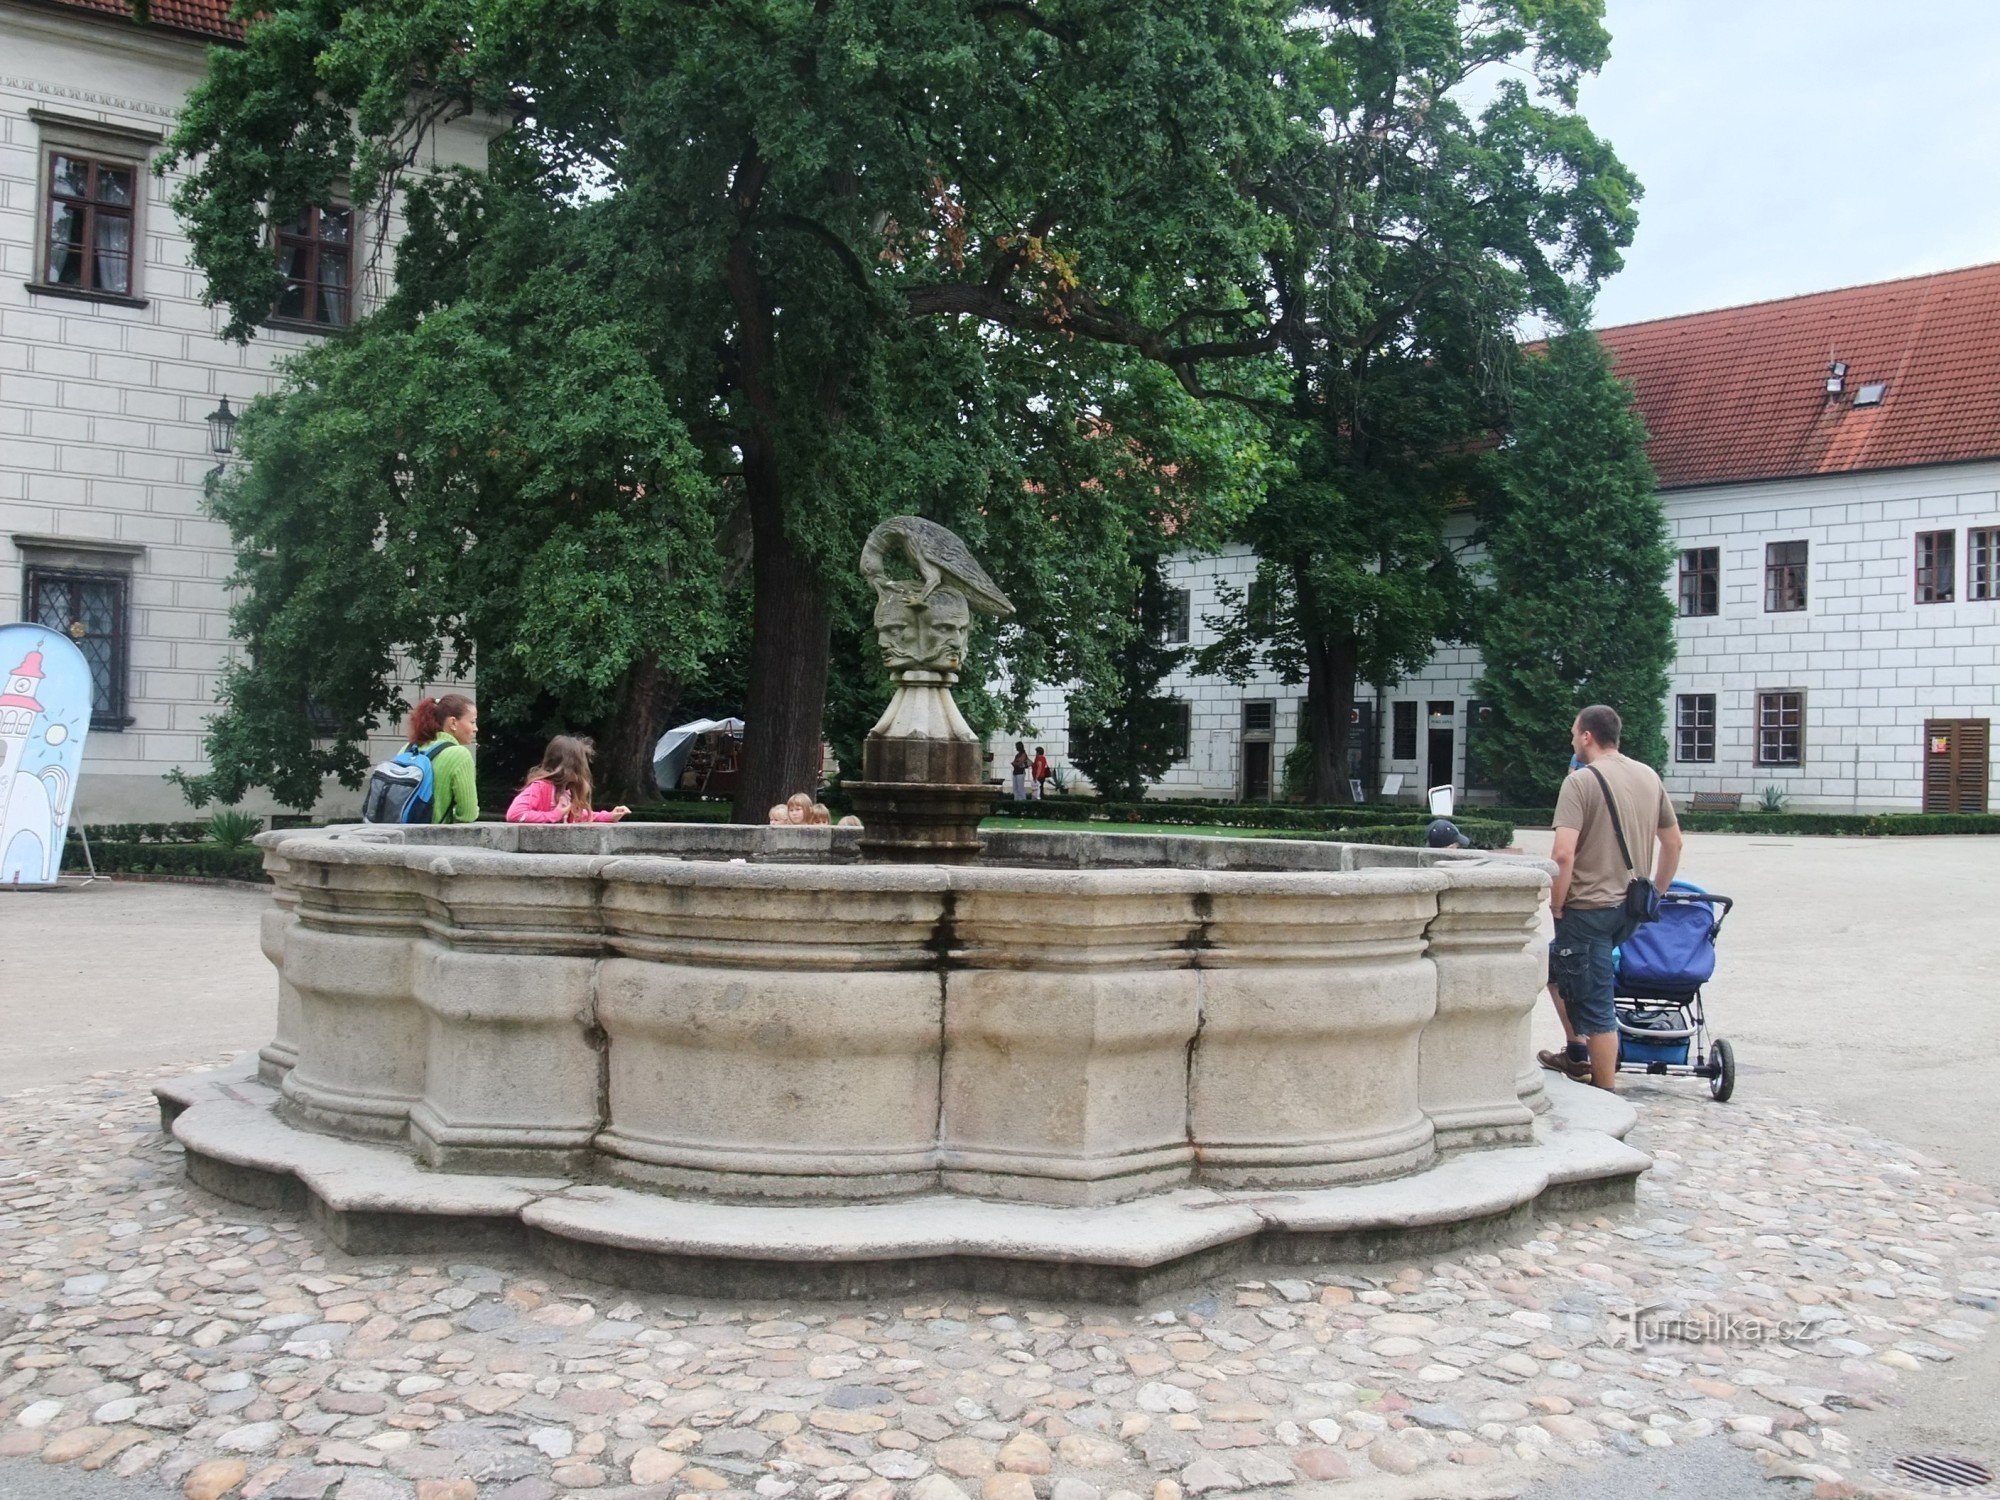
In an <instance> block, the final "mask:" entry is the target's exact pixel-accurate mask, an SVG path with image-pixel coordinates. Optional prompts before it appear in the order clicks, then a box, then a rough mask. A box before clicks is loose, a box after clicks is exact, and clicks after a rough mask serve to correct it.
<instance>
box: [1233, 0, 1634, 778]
mask: <svg viewBox="0 0 2000 1500" xmlns="http://www.w3.org/2000/svg"><path fill="white" fill-rule="evenodd" d="M1318 14H1319V15H1320V16H1321V17H1322V18H1323V22H1322V23H1321V24H1304V25H1301V27H1300V28H1299V30H1298V32H1297V33H1296V35H1298V36H1299V37H1300V38H1301V41H1300V51H1301V53H1302V56H1301V57H1300V58H1299V59H1298V66H1297V67H1295V68H1294V69H1293V70H1291V72H1290V74H1289V77H1290V79H1291V80H1292V85H1293V87H1294V88H1295V89H1296V90H1297V91H1298V92H1300V93H1301V94H1304V95H1306V96H1309V97H1311V98H1313V99H1314V100H1315V102H1317V103H1319V104H1321V106H1322V107H1323V108H1324V109H1325V110H1326V118H1327V119H1328V121H1329V125H1330V128H1329V129H1328V130H1327V131H1326V132H1325V133H1324V134H1323V135H1321V136H1319V137H1317V138H1315V139H1312V140H1310V141H1307V142H1302V143H1301V144H1300V145H1299V147H1298V149H1297V150H1296V151H1295V152H1294V153H1293V155H1292V156H1291V157H1290V158H1289V159H1288V160H1287V162H1286V164H1285V168H1284V169H1283V170H1282V171H1281V172H1279V173H1277V174H1275V175H1274V177H1273V179H1272V180H1271V181H1270V183H1269V184H1268V185H1267V186H1266V188H1265V189H1264V191H1263V194H1262V198H1263V201H1265V202H1266V203H1268V204H1269V205H1270V207H1271V210H1272V212H1273V213H1274V214H1275V215H1277V216H1278V217H1280V218H1281V219H1283V220H1284V221H1285V223H1286V226H1287V233H1286V236H1285V238H1284V240H1283V241H1282V243H1281V245H1280V246H1279V247H1278V248H1277V249H1275V250H1274V251H1273V252H1272V253H1271V256H1270V264H1271V267H1272V282H1271V288H1270V303H1269V305H1270V306H1271V308H1272V309H1273V313H1274V317H1275V353H1274V359H1273V361H1272V368H1271V369H1270V370H1269V371H1268V372H1267V376H1266V379H1265V381H1264V383H1263V384H1262V385H1261V386H1253V385H1251V384H1249V383H1247V382H1243V381H1239V382H1238V384H1237V386H1236V390H1237V393H1238V394H1239V395H1240V396H1241V398H1242V399H1244V400H1245V401H1247V402H1249V403H1250V404H1252V405H1254V406H1255V407H1257V408H1258V409H1260V410H1263V411H1265V412H1267V413H1268V414H1269V415H1270V417H1271V419H1272V422H1273V432H1274V441H1273V448H1274V451H1275V452H1276V453H1277V454H1278V455H1279V457H1280V458H1281V460H1282V467H1281V468H1277V469H1275V470H1274V473H1273V477H1272V480H1271V483H1270V486H1269V490H1268V494H1267V496H1266V498H1265V501H1264V503H1263V504H1262V505H1261V506H1259V508H1258V509H1257V510H1256V512H1255V513H1254V514H1253V515H1252V516H1251V517H1250V518H1249V519H1248V521H1247V522H1246V524H1245V526H1244V527H1243V528H1242V530H1241V533H1240V534H1241V535H1242V537H1243V538H1244V539H1245V540H1247V541H1249V542H1250V543H1251V544H1252V545H1253V546H1254V547H1255V549H1256V552H1257V555H1258V557H1259V559H1260V565H1259V571H1258V575H1257V579H1256V583H1255V584H1254V585H1253V587H1252V588H1251V589H1249V590H1248V591H1247V593H1246V595H1245V597H1243V598H1242V599H1240V600H1237V601H1234V603H1233V607H1232V608H1230V609H1229V610H1228V611H1227V612H1226V613H1225V615H1224V617H1222V618H1220V619H1217V620H1214V621H1211V623H1212V624H1215V625H1217V626H1218V627H1219V628H1220V630H1221V635H1220V637H1219V639H1218V640H1217V641H1216V643H1215V644H1214V645H1213V646H1212V647H1211V648H1210V649H1209V650H1207V651H1206V652H1205V653H1204V655H1203V659H1202V666H1203V669H1204V670H1205V671H1221V672H1224V673H1227V674H1229V675H1231V676H1232V677H1235V678H1237V679H1238V680H1241V679H1242V678H1243V677H1245V676H1247V675H1248V673H1249V672H1250V671H1251V670H1252V669H1253V667H1254V666H1255V663H1256V660H1257V658H1258V657H1259V656H1261V657H1262V659H1263V661H1264V662H1265V663H1266V664H1267V665H1268V666H1269V667H1270V668H1272V669H1275V671H1276V672H1277V673H1278V674H1279V675H1280V676H1281V677H1282V678H1283V680H1285V681H1288V682H1303V683H1305V684H1306V686H1307V704H1308V712H1309V716H1310V718H1311V721H1312V722H1311V726H1310V731H1309V734H1308V735H1307V738H1308V740H1309V741H1310V743H1311V744H1312V747H1313V749H1312V756H1313V759H1312V763H1311V766H1310V775H1309V776H1306V777H1303V778H1301V779H1303V780H1304V781H1306V782H1307V783H1308V785H1309V794H1310V795H1311V796H1312V797H1313V798H1314V799H1315V800H1318V801H1335V800H1340V799H1344V798H1345V797H1347V795H1348V786H1347V782H1348V769H1347V765H1346V753H1345V752H1346V750H1347V748H1348V747H1347V739H1348V732H1349V731H1348V711H1349V708H1350V705H1351V704H1352V701H1353V696H1354V690H1355V685H1356V683H1357V681H1366V682H1373V683H1393V682H1395V681H1396V680H1398V679H1400V678H1402V677H1404V676H1407V675H1409V674H1411V673H1414V672H1416V671H1417V670H1419V669H1420V668H1421V667H1422V666H1423V665H1424V664H1425V663H1426V662H1427V661H1428V660H1429V658H1430V656H1431V653H1432V651H1433V650H1434V647H1435V644H1436V642H1438V641H1439V640H1440V639H1452V638H1454V637H1458V636H1461V635H1462V634H1463V633H1464V631H1465V628H1466V627H1465V618H1466V615H1467V613H1468V610H1467V605H1468V594H1469V590H1468V589H1467V587H1466V583H1465V580H1464V579H1463V578H1462V576H1461V571H1460V568H1459V563H1458V559H1457V557H1456V555H1455V553H1454V551H1453V548H1452V547H1451V545H1450V544H1449V543H1448V541H1447V536H1446V520H1447V517H1448V516H1449V514H1450V513H1451V511H1452V509H1453V508H1454V507H1456V506H1459V505H1461V504H1463V503H1465V502H1466V501H1467V500H1477V499H1479V498H1481V497H1483V496H1484V494H1485V493H1486V492H1487V491H1488V489H1489V488H1490V485H1491V474H1490V467H1491V466H1490V463H1489V462H1488V457H1487V453H1486V449H1487V447H1488V444H1489V440H1490V438H1491V435H1492V434H1493V433H1495V432H1496V431H1499V430H1501V429H1502V428H1503V426H1504V420H1505V416H1506V410H1507V408H1506V396H1507V386H1508V381H1509V379H1510V378H1511V376H1512V374H1513V372H1514V368H1515V362H1516V356H1515V342H1516V330H1517V328H1518V327H1519V325H1520V324H1521V322H1522V321H1523V320H1525V319H1527V318H1528V317H1530V316H1533V315H1540V316H1543V317H1549V318H1554V319H1556V320H1558V321H1562V320H1566V319H1567V318H1569V317H1571V316H1573V315H1574V314H1575V313H1576V312H1577V311H1578V310H1579V309H1580V308H1581V307H1582V306H1584V305H1585V304H1586V303H1587V300H1588V294H1589V292H1590V291H1591V289H1593V288H1594V287H1595V286H1596V284H1597V283H1598V282H1599V281H1601V280H1602V278H1603V277H1605V276H1606V275H1609V274H1610V273H1611V272H1612V271H1615V270H1616V269H1617V268H1618V266H1619V264H1620V256H1619V251H1620V249H1621V247H1623V246H1624V245H1626V244H1627V243H1629V241H1630V238H1631V234H1632V229H1633V224H1634V218H1635V216H1634V213H1633V208H1632V205H1633V201H1634V200H1635V199H1636V198H1637V196H1638V192H1639V189H1638V184H1637V183H1636V181H1635V180H1634V179H1633V177H1632V175H1631V174H1630V173H1629V172H1628V171H1627V170H1626V169H1625V168H1624V167H1623V165H1621V164H1620V163H1619V161H1618V159H1617V158H1616V156H1615V155H1614V154H1613V153H1612V151H1611V149H1610V147H1609V146H1608V145H1607V144H1606V143H1604V142H1602V141H1600V140H1599V139H1598V138H1597V137H1596V136H1595V135H1593V134H1592V133H1591V131H1590V129H1589V128H1588V126H1587V125H1586V123H1585V122H1584V120H1583V119H1582V118H1581V117H1580V116H1579V115H1578V114H1576V112H1575V103H1576V85H1577V81H1578V79H1579V78H1580V77H1581V76H1582V75H1583V74H1585V73H1587V72H1590V71H1592V70H1594V69H1596V68H1597V67H1598V66H1600V65H1601V64H1602V62H1603V60H1604V58H1605V56H1606V55H1607V52H1608V44H1609V39H1608V37H1607V35H1606V33H1605V31H1604V28H1603V26H1602V6H1601V5H1600V4H1597V3H1594V0H1574V3H1565V4H1560V5H1543V4H1539V3H1532V0H1501V3H1496V4H1488V5H1481V6H1465V5H1462V4H1460V3H1458V0H1407V3H1400V4H1396V5H1392V6H1381V5H1372V4H1366V5H1364V4H1358V3H1357V4H1335V5H1331V6H1328V7H1325V8H1324V9H1322V10H1321V11H1320V12H1319V13H1318ZM1488 69H1494V70H1500V69H1504V70H1508V71H1509V72H1510V73H1511V75H1512V76H1509V77H1507V78H1506V80H1505V81H1504V82H1502V83H1500V84H1499V85H1498V86H1497V88H1494V89H1493V90H1491V91H1490V93H1487V94H1486V97H1487V98H1488V99H1489V102H1488V103H1487V104H1486V105H1485V107H1484V108H1483V109H1480V110H1479V111H1478V112H1477V113H1474V112H1473V111H1472V110H1471V109H1470V108H1468V106H1467V105H1466V104H1465V103H1463V102H1462V101H1463V100H1465V99H1466V98H1467V97H1468V96H1477V95H1479V94H1480V93H1481V89H1480V87H1479V81H1480V80H1483V77H1484V71H1483V70H1488ZM1329 77H1337V78H1338V79H1339V80H1340V84H1339V86H1338V87H1335V88H1331V89H1326V81H1327V79H1328V78H1329ZM1323 89H1324V90H1325V92H1324V94H1322V92H1321V91H1322V90H1323Z"/></svg>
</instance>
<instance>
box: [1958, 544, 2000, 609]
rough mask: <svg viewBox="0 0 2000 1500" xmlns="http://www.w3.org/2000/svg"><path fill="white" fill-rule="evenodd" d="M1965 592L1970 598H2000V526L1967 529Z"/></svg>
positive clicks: (1988, 599)
mask: <svg viewBox="0 0 2000 1500" xmlns="http://www.w3.org/2000/svg"><path fill="white" fill-rule="evenodd" d="M1965 593H1966V597H1967V598H1970V599H1977V600H1983V601H1989V602H1990V601H1992V600H1995V599H2000V526H1972V527H1968V528H1967V530H1966V533H1965Z"/></svg>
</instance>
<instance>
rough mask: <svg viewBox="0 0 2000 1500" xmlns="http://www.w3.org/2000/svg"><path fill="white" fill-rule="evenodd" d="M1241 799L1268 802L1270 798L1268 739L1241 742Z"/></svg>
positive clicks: (1269, 750)
mask: <svg viewBox="0 0 2000 1500" xmlns="http://www.w3.org/2000/svg"><path fill="white" fill-rule="evenodd" d="M1243 800H1244V801H1245V802H1269V801H1270V800H1271V742H1270V741H1269V740H1245V741H1244V742H1243Z"/></svg>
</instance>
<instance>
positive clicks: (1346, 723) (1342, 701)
mask: <svg viewBox="0 0 2000 1500" xmlns="http://www.w3.org/2000/svg"><path fill="white" fill-rule="evenodd" d="M1357 660H1358V653H1357V651H1356V646H1355V640H1354V637H1353V636H1352V635H1350V634H1341V635H1336V636H1333V637H1327V636H1321V635H1312V636H1309V637H1307V640H1306V702H1307V703H1308V704H1310V705H1311V707H1312V723H1311V725H1310V726H1309V731H1308V732H1309V733H1310V734H1311V736H1312V747H1313V763H1312V789H1311V791H1310V792H1309V793H1308V796H1309V797H1310V799H1311V800H1312V801H1313V802H1316V803H1334V802H1352V801H1353V800H1354V788H1353V787H1352V786H1350V785H1349V782H1350V781H1351V780H1352V779H1353V778H1351V777H1350V776H1349V775H1348V774H1347V752H1348V746H1349V743H1350V741H1351V739H1352V737H1353V719H1354V671H1355V663H1356V661H1357Z"/></svg>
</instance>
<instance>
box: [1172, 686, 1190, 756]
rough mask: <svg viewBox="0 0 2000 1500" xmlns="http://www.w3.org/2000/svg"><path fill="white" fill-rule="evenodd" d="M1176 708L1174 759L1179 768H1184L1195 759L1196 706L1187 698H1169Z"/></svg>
mask: <svg viewBox="0 0 2000 1500" xmlns="http://www.w3.org/2000/svg"><path fill="white" fill-rule="evenodd" d="M1167 701H1168V702H1169V703H1171V704H1172V705H1173V708H1174V734H1175V736H1176V738H1175V740H1174V743H1173V752H1174V759H1173V763H1174V764H1175V765H1177V766H1184V765H1186V764H1187V763H1188V762H1189V761H1190V760H1192V759H1193V758H1194V705H1193V704H1192V703H1190V702H1188V701H1187V699H1185V698H1169V699H1168V700H1167Z"/></svg>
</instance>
